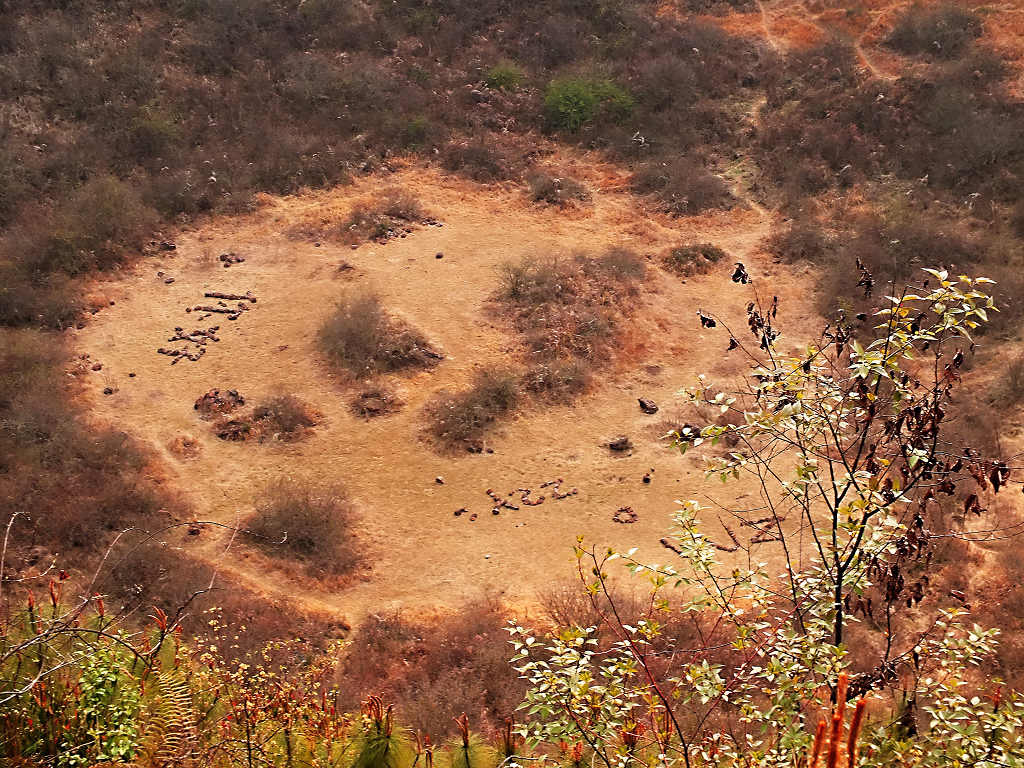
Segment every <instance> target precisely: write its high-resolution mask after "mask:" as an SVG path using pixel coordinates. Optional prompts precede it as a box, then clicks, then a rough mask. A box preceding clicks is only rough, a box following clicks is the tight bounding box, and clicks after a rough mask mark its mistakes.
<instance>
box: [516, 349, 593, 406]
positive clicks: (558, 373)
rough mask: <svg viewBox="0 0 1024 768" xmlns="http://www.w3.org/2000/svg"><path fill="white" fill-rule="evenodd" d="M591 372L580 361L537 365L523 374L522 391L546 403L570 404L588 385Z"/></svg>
mask: <svg viewBox="0 0 1024 768" xmlns="http://www.w3.org/2000/svg"><path fill="white" fill-rule="evenodd" d="M590 380H591V370H590V366H588V365H587V364H586V362H584V361H581V360H573V359H570V360H552V361H550V362H547V363H538V364H537V365H535V366H533V367H532V368H530V369H529V370H528V371H527V372H526V373H525V374H523V379H522V381H523V389H524V390H526V391H527V392H529V393H530V394H532V395H534V396H535V397H537V398H539V399H541V400H544V401H547V402H556V403H557V402H571V401H572V400H574V399H575V398H576V397H577V396H578V395H581V394H582V393H583V392H585V391H586V389H587V387H588V386H589V385H590Z"/></svg>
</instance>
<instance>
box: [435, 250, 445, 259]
mask: <svg viewBox="0 0 1024 768" xmlns="http://www.w3.org/2000/svg"><path fill="white" fill-rule="evenodd" d="M434 258H435V259H443V258H444V254H443V253H441V252H440V251H438V252H437V253H435V254H434Z"/></svg>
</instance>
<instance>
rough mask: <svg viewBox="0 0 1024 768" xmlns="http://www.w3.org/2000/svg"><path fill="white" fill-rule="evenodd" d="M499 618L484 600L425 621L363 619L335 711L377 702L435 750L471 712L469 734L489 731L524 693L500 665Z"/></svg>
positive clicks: (389, 616) (492, 603) (340, 677)
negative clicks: (389, 705)
mask: <svg viewBox="0 0 1024 768" xmlns="http://www.w3.org/2000/svg"><path fill="white" fill-rule="evenodd" d="M507 617H508V614H507V612H506V610H505V608H504V607H503V606H502V605H501V604H500V603H498V602H497V601H496V600H493V599H488V598H486V597H485V598H480V599H477V600H473V601H471V602H468V603H466V604H464V605H462V606H460V607H459V608H458V609H456V610H455V611H453V612H452V613H451V614H447V615H441V616H437V617H433V618H432V619H430V620H429V621H419V620H414V619H411V618H407V617H406V616H403V615H402V614H400V613H397V612H387V613H380V614H375V615H372V616H369V617H367V619H366V620H365V621H364V622H363V623H362V624H361V625H360V626H359V628H358V629H357V630H356V631H355V632H354V633H353V635H352V638H351V643H350V644H349V645H348V647H347V648H346V649H345V651H344V656H343V658H342V660H341V664H340V665H339V667H338V672H337V677H336V680H335V682H336V684H337V685H338V688H339V695H340V706H342V707H344V708H345V709H346V710H349V709H353V708H357V707H358V706H359V703H360V702H361V701H362V700H363V699H364V698H365V697H366V695H367V694H370V693H374V694H379V695H383V696H384V697H385V698H386V699H387V700H388V701H390V702H394V703H395V708H396V710H397V711H398V712H400V713H401V717H402V721H403V722H405V723H407V724H408V725H409V726H410V727H412V728H415V729H417V730H419V731H420V732H422V733H424V734H427V735H429V736H430V738H431V739H432V740H433V741H435V742H438V743H439V742H441V741H442V740H443V739H444V737H445V736H447V735H449V734H452V733H454V731H455V724H454V718H455V717H457V716H458V715H459V714H461V713H462V712H464V711H465V712H470V713H475V717H474V727H475V729H477V730H481V731H483V732H484V733H494V732H496V731H497V730H498V729H499V728H500V727H501V725H502V724H503V723H504V720H505V718H506V717H510V716H512V714H513V713H514V711H515V709H516V707H517V706H518V705H519V703H520V702H521V700H522V697H523V693H524V690H525V686H524V683H523V681H522V680H519V679H518V676H517V673H516V672H515V670H514V669H512V667H511V666H510V665H509V664H508V655H509V654H508V637H507V634H506V633H505V631H504V627H505V626H506V623H507ZM483 681H486V682H483Z"/></svg>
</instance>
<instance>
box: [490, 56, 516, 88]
mask: <svg viewBox="0 0 1024 768" xmlns="http://www.w3.org/2000/svg"><path fill="white" fill-rule="evenodd" d="M525 79H526V72H524V71H523V69H522V68H521V67H519V66H518V65H516V64H513V63H512V62H509V61H503V62H500V63H498V64H495V65H494V66H493V67H491V68H490V69H489V70H487V74H486V76H485V77H484V83H485V84H486V85H487V87H488V88H494V89H497V90H501V91H514V90H516V89H517V88H518V87H519V86H520V85H522V83H523V80H525Z"/></svg>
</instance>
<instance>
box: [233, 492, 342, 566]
mask: <svg viewBox="0 0 1024 768" xmlns="http://www.w3.org/2000/svg"><path fill="white" fill-rule="evenodd" d="M353 519H354V513H353V510H352V506H351V504H350V503H349V502H348V500H347V499H346V497H345V493H344V492H343V491H342V490H341V489H340V488H337V487H335V486H323V487H311V486H310V485H307V484H305V483H302V482H299V481H297V480H292V479H281V480H278V481H277V482H274V483H272V484H271V485H270V486H268V487H267V488H266V489H265V490H264V491H263V493H262V494H261V496H260V498H259V500H258V503H257V506H256V514H255V515H253V517H252V518H251V519H250V520H249V522H248V526H247V527H248V530H249V532H250V533H252V534H253V537H254V538H253V542H254V543H255V544H256V546H258V547H259V548H260V549H262V550H263V551H264V552H266V553H267V554H268V555H271V556H272V557H274V558H277V559H280V560H283V561H285V562H289V563H291V562H294V563H298V564H299V565H300V566H301V567H302V568H303V570H304V571H305V572H306V574H307V575H309V576H311V577H314V578H324V577H339V576H344V575H346V574H349V573H351V572H352V571H353V570H355V569H356V568H357V567H358V566H359V565H360V563H361V559H362V558H361V553H360V552H359V548H358V546H357V542H356V539H355V536H354V535H353V533H352V526H353Z"/></svg>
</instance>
